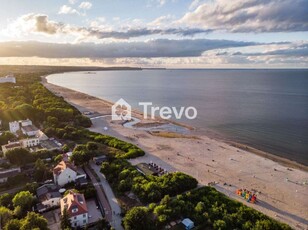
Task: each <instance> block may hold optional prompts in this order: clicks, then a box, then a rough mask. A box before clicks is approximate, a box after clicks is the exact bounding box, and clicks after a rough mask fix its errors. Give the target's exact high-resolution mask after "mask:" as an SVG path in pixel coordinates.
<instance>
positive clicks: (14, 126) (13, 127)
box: [9, 121, 20, 133]
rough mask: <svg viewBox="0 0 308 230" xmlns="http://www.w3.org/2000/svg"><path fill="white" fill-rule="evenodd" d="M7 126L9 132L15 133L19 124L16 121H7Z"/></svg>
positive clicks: (18, 128)
mask: <svg viewBox="0 0 308 230" xmlns="http://www.w3.org/2000/svg"><path fill="white" fill-rule="evenodd" d="M9 127H10V132H11V133H16V132H17V131H18V130H20V124H19V122H18V121H12V122H9Z"/></svg>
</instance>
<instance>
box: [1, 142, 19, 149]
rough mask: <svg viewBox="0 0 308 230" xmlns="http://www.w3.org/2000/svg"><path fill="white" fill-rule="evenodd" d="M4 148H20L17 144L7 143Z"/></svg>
mask: <svg viewBox="0 0 308 230" xmlns="http://www.w3.org/2000/svg"><path fill="white" fill-rule="evenodd" d="M4 146H5V148H6V149H13V148H18V147H20V148H21V145H20V143H19V142H11V143H8V144H6V145H4Z"/></svg>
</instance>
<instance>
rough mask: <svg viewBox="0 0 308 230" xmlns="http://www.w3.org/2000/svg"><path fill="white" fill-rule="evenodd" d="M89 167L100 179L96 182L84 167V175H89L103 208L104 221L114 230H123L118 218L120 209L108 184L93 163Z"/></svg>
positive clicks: (120, 220) (119, 217)
mask: <svg viewBox="0 0 308 230" xmlns="http://www.w3.org/2000/svg"><path fill="white" fill-rule="evenodd" d="M89 167H91V168H92V169H93V170H94V171H95V173H96V174H97V176H98V177H99V179H100V182H98V181H97V180H96V178H95V177H94V175H93V174H92V172H91V171H90V170H89V169H88V168H87V167H86V168H85V169H86V173H87V174H88V175H89V177H90V179H91V181H92V183H93V185H94V186H95V188H96V191H97V196H98V199H99V200H100V202H101V204H102V205H103V206H104V211H105V216H106V219H107V220H108V221H109V222H110V224H111V226H112V227H114V228H115V229H116V230H123V227H122V225H121V222H122V219H121V216H120V213H121V207H120V205H119V203H118V201H117V199H116V197H115V195H114V193H113V191H112V189H111V187H110V185H109V183H108V181H107V180H106V178H105V176H104V175H103V174H102V173H101V172H100V167H99V166H98V165H96V164H95V163H94V162H90V164H89Z"/></svg>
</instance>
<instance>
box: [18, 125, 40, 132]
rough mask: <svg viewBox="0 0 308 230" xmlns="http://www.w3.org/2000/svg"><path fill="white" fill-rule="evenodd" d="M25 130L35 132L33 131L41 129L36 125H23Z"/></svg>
mask: <svg viewBox="0 0 308 230" xmlns="http://www.w3.org/2000/svg"><path fill="white" fill-rule="evenodd" d="M21 128H22V129H23V130H24V131H25V132H33V131H38V130H39V129H38V128H36V127H35V126H34V125H27V126H23V127H21Z"/></svg>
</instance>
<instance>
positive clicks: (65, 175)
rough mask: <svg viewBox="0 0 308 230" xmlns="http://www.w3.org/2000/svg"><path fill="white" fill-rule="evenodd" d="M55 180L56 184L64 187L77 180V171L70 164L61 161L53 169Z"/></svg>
mask: <svg viewBox="0 0 308 230" xmlns="http://www.w3.org/2000/svg"><path fill="white" fill-rule="evenodd" d="M53 178H54V182H55V184H57V185H59V186H64V185H66V184H68V183H70V182H73V181H75V180H76V178H77V169H76V168H75V166H74V165H72V164H71V163H69V162H66V161H61V162H60V163H59V164H58V165H57V166H56V167H54V169H53Z"/></svg>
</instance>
